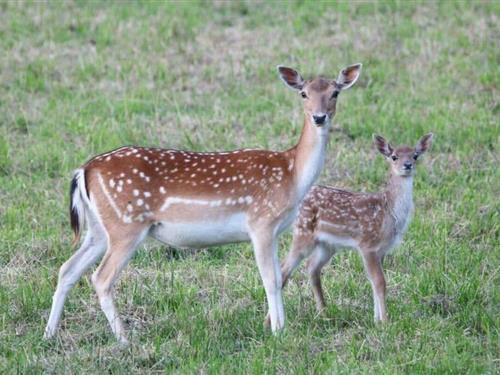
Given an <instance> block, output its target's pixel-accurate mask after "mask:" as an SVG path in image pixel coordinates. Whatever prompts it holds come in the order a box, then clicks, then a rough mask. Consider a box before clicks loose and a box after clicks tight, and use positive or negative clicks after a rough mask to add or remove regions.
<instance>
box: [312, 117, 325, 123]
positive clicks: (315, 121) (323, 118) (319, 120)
mask: <svg viewBox="0 0 500 375" xmlns="http://www.w3.org/2000/svg"><path fill="white" fill-rule="evenodd" d="M313 120H314V123H315V124H316V125H322V124H324V123H325V120H326V115H313Z"/></svg>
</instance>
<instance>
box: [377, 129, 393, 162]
mask: <svg viewBox="0 0 500 375" xmlns="http://www.w3.org/2000/svg"><path fill="white" fill-rule="evenodd" d="M373 143H374V144H375V147H377V150H379V152H380V153H381V154H382V155H384V156H387V157H389V156H391V155H392V152H393V151H394V149H393V148H392V146H391V145H390V144H389V142H387V141H386V140H385V138H384V137H382V136H380V135H377V134H373Z"/></svg>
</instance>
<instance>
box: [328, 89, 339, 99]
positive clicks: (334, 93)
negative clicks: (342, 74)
mask: <svg viewBox="0 0 500 375" xmlns="http://www.w3.org/2000/svg"><path fill="white" fill-rule="evenodd" d="M337 96H339V92H338V91H337V90H335V91H334V92H333V93H332V96H331V97H330V99H335V98H336V97H337Z"/></svg>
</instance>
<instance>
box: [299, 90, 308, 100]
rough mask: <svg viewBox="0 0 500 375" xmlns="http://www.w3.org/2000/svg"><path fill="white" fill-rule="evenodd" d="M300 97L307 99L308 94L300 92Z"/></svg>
mask: <svg viewBox="0 0 500 375" xmlns="http://www.w3.org/2000/svg"><path fill="white" fill-rule="evenodd" d="M300 96H302V97H303V98H304V99H306V98H307V94H306V93H305V92H304V91H301V92H300Z"/></svg>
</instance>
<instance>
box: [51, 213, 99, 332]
mask: <svg viewBox="0 0 500 375" xmlns="http://www.w3.org/2000/svg"><path fill="white" fill-rule="evenodd" d="M90 221H91V220H90ZM106 242H107V235H106V233H105V232H104V229H103V228H101V227H100V225H99V224H98V223H97V222H95V223H92V221H91V222H90V223H89V229H88V231H87V234H86V235H85V239H84V241H83V243H82V245H81V246H80V248H79V249H78V251H77V252H76V253H74V254H73V256H72V257H71V258H69V259H68V260H67V261H66V262H65V263H64V264H63V265H62V266H61V268H60V270H59V280H58V282H57V288H56V291H55V293H54V297H53V298H52V308H51V310H50V316H49V320H48V322H47V327H46V328H45V334H44V337H45V338H46V339H50V338H51V337H53V336H54V334H55V333H56V330H57V327H58V325H59V321H60V319H61V314H62V311H63V307H64V302H65V300H66V297H67V295H68V293H69V291H70V290H71V289H72V288H73V286H74V285H75V284H76V282H77V281H78V280H79V279H80V277H81V276H82V275H83V273H84V272H85V271H86V270H88V269H89V268H90V267H91V266H92V265H93V264H95V262H97V260H98V259H99V258H100V257H101V256H102V254H103V253H104V250H105V249H106Z"/></svg>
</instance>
